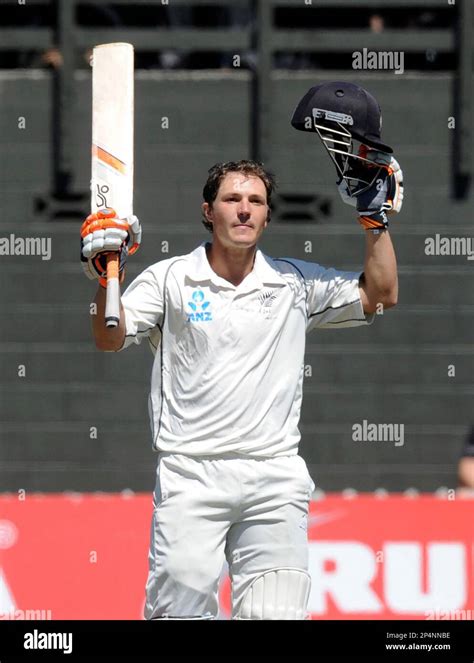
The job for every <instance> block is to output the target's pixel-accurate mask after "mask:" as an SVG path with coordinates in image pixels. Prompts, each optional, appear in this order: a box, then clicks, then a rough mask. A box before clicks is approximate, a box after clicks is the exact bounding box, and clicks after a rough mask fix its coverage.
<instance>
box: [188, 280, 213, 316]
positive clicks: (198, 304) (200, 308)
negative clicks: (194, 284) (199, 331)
mask: <svg viewBox="0 0 474 663" xmlns="http://www.w3.org/2000/svg"><path fill="white" fill-rule="evenodd" d="M191 299H192V301H191V302H188V306H189V308H190V309H191V311H190V312H189V311H188V322H209V321H210V320H212V313H211V311H209V306H210V305H211V302H206V301H204V293H203V291H202V290H200V289H199V288H198V289H197V290H195V291H194V292H193V294H192V296H191Z"/></svg>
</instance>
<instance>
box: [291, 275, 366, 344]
mask: <svg viewBox="0 0 474 663" xmlns="http://www.w3.org/2000/svg"><path fill="white" fill-rule="evenodd" d="M303 273H304V277H305V284H306V302H307V312H308V324H307V331H310V330H312V329H316V328H320V329H334V328H338V327H357V326H359V325H367V324H371V323H372V322H373V320H374V314H365V313H364V309H363V307H362V301H361V299H360V292H359V278H360V276H361V274H362V272H342V271H339V270H337V269H334V268H332V267H331V268H329V269H328V268H325V267H322V266H321V265H318V264H316V263H304V268H303Z"/></svg>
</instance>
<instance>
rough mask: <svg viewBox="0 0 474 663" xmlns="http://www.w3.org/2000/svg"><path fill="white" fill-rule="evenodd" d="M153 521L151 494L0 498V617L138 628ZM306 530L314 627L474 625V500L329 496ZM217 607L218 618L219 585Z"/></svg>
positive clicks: (225, 594)
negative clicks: (120, 622)
mask: <svg viewBox="0 0 474 663" xmlns="http://www.w3.org/2000/svg"><path fill="white" fill-rule="evenodd" d="M151 513H152V501H151V495H142V494H140V495H132V496H122V495H44V496H35V495H31V496H28V495H26V496H25V499H21V496H20V497H19V496H16V495H15V496H3V497H2V496H0V618H1V619H23V618H27V619H32V618H43V619H48V618H51V619H142V614H143V604H144V586H145V580H146V575H147V553H148V532H149V524H150V518H151ZM308 533H309V559H310V573H311V577H312V589H311V595H310V600H309V609H310V611H311V614H312V617H313V618H314V619H473V618H474V500H472V499H453V500H449V499H441V498H437V497H433V496H428V495H425V496H419V497H416V498H408V497H403V496H389V497H385V498H376V497H374V496H371V495H359V496H357V497H355V498H353V499H346V498H343V497H342V496H340V495H331V496H328V497H326V498H325V499H323V500H320V501H317V502H313V503H312V504H311V510H310V517H309V521H308ZM190 563H192V551H190ZM220 599H221V612H222V617H223V618H226V617H227V616H228V615H229V609H230V585H229V580H228V578H226V577H224V579H223V581H222V583H221V590H220Z"/></svg>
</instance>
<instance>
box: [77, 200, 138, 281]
mask: <svg viewBox="0 0 474 663" xmlns="http://www.w3.org/2000/svg"><path fill="white" fill-rule="evenodd" d="M116 217H117V214H116V212H115V210H113V209H111V208H108V207H105V208H104V209H101V210H99V211H98V212H96V213H95V214H90V215H89V216H88V217H87V219H86V220H85V221H84V223H83V224H82V227H81V264H82V267H83V269H84V272H85V274H86V276H87V277H88V278H89V279H99V283H100V284H101V285H102V286H103V287H107V257H106V256H107V253H111V252H116V253H119V254H120V269H119V274H120V282H122V281H123V277H124V275H125V272H124V269H125V263H126V261H127V257H128V256H129V255H133V254H134V253H136V251H138V248H139V246H140V242H141V237H142V229H141V226H140V221H139V220H138V218H137V217H136V216H135V215H133V214H132V215H130V216H128V217H127V218H126V219H117V218H116Z"/></svg>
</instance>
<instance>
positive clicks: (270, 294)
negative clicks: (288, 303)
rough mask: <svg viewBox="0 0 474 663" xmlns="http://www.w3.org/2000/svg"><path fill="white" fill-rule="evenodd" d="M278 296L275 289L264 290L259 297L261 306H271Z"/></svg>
mask: <svg viewBox="0 0 474 663" xmlns="http://www.w3.org/2000/svg"><path fill="white" fill-rule="evenodd" d="M276 298H277V295H276V292H275V291H274V290H264V291H263V292H262V293H261V294H260V295H259V297H258V301H259V302H260V306H261V307H262V308H270V306H271V305H272V304H273V302H274V301H275V299H276Z"/></svg>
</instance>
